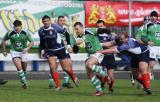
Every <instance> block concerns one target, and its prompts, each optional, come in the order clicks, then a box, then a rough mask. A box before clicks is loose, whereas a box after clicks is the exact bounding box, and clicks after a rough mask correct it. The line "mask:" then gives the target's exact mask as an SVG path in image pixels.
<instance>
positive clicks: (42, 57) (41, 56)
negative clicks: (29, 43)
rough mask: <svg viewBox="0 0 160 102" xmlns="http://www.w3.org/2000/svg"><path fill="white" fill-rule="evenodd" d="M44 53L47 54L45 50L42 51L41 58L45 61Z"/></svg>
mask: <svg viewBox="0 0 160 102" xmlns="http://www.w3.org/2000/svg"><path fill="white" fill-rule="evenodd" d="M44 53H45V51H44V50H41V58H42V59H43V58H44V56H43V55H44Z"/></svg>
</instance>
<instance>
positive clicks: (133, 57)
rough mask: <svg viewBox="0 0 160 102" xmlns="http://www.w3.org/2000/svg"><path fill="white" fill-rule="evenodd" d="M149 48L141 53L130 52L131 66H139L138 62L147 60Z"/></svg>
mask: <svg viewBox="0 0 160 102" xmlns="http://www.w3.org/2000/svg"><path fill="white" fill-rule="evenodd" d="M149 59H150V58H149V50H148V51H146V52H145V53H142V54H131V68H139V62H146V63H148V62H149Z"/></svg>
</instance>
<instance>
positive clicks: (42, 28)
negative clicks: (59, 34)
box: [38, 26, 44, 34]
mask: <svg viewBox="0 0 160 102" xmlns="http://www.w3.org/2000/svg"><path fill="white" fill-rule="evenodd" d="M43 30H44V26H42V27H40V28H39V30H38V34H41V33H42V32H43Z"/></svg>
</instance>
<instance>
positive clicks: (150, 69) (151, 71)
mask: <svg viewBox="0 0 160 102" xmlns="http://www.w3.org/2000/svg"><path fill="white" fill-rule="evenodd" d="M155 64H156V62H155V59H152V60H151V59H150V61H149V68H148V71H149V75H150V78H151V79H152V80H153V79H154V75H153V68H154V65H155Z"/></svg>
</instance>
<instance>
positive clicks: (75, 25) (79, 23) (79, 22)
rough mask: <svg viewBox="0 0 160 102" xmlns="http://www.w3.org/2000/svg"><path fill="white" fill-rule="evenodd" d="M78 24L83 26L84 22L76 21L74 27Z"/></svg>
mask: <svg viewBox="0 0 160 102" xmlns="http://www.w3.org/2000/svg"><path fill="white" fill-rule="evenodd" d="M77 25H79V26H81V27H83V24H82V23H81V22H76V23H75V24H74V27H75V26H77Z"/></svg>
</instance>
